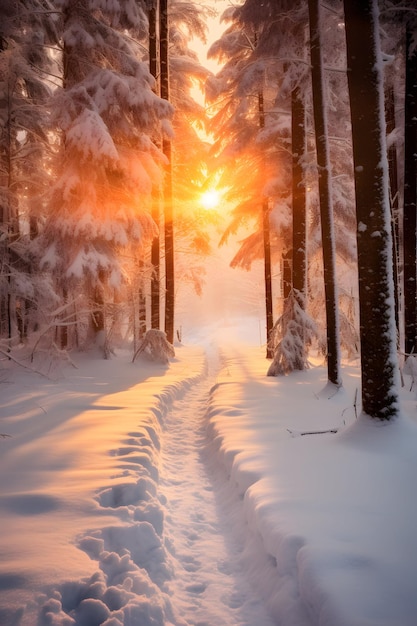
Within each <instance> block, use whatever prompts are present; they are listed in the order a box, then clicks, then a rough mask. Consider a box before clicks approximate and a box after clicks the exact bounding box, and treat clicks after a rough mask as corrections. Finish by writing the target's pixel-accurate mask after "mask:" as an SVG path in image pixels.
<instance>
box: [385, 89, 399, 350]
mask: <svg viewBox="0 0 417 626" xmlns="http://www.w3.org/2000/svg"><path fill="white" fill-rule="evenodd" d="M385 111H386V120H387V136H388V135H389V134H390V133H392V132H393V131H394V130H395V127H396V123H395V98H394V89H393V87H392V86H390V87H389V88H388V90H387V93H386V96H385ZM388 171H389V189H390V207H391V230H392V267H393V271H394V298H395V327H396V329H397V345H398V346H399V337H400V296H399V269H398V265H399V264H398V249H399V248H398V242H399V234H398V166H397V148H396V146H395V143H394V142H393V143H392V144H391V145H390V147H389V148H388Z"/></svg>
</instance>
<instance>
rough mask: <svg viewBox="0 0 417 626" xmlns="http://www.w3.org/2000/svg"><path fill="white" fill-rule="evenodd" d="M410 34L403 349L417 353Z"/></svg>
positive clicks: (415, 69)
mask: <svg viewBox="0 0 417 626" xmlns="http://www.w3.org/2000/svg"><path fill="white" fill-rule="evenodd" d="M412 36H413V33H412V32H411V29H410V27H409V26H407V29H406V47H405V48H406V49H405V59H406V61H405V103H404V105H405V128H404V136H405V138H404V214H403V237H404V244H403V245H404V253H403V254H404V337H405V341H404V350H405V353H406V354H411V353H415V352H417V329H416V324H417V300H416V291H417V288H416V278H417V275H416V247H417V215H416V212H417V52H416V50H415V49H414V50H413V52H411V44H412Z"/></svg>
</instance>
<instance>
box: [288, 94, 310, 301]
mask: <svg viewBox="0 0 417 626" xmlns="http://www.w3.org/2000/svg"><path fill="white" fill-rule="evenodd" d="M291 140H292V242H293V243H292V249H293V252H292V287H293V289H294V293H295V296H296V298H297V300H298V304H299V305H300V307H301V308H302V309H304V308H305V294H306V285H307V256H306V241H307V219H306V187H305V181H304V168H303V162H302V161H303V158H304V156H305V108H304V102H303V101H302V99H301V97H300V92H299V90H298V88H296V89H294V90H293V92H292V96H291Z"/></svg>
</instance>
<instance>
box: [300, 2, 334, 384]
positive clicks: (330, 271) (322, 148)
mask: <svg viewBox="0 0 417 626" xmlns="http://www.w3.org/2000/svg"><path fill="white" fill-rule="evenodd" d="M308 9H309V24H310V57H311V75H312V91H313V111H314V129H315V137H316V152H317V169H318V179H319V182H318V185H319V198H320V216H321V219H320V223H321V235H322V237H321V238H322V248H323V265H324V289H325V299H326V329H327V374H328V379H329V381H330V382H331V383H333V384H334V385H337V386H340V385H341V384H342V381H341V372H340V349H339V333H340V331H339V329H340V324H339V310H338V309H339V304H338V298H337V284H336V250H335V235H334V216H333V196H332V186H331V165H330V151H329V139H328V125H327V112H326V104H325V102H326V95H325V91H324V89H325V88H324V78H323V60H322V43H321V31H320V28H321V20H320V2H319V0H309V1H308Z"/></svg>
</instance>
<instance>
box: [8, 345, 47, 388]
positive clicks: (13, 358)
mask: <svg viewBox="0 0 417 626" xmlns="http://www.w3.org/2000/svg"><path fill="white" fill-rule="evenodd" d="M0 354H3V355H4V356H6V357H7V358H8V359H10V360H11V361H14V363H16V364H17V365H20V367H23V368H24V369H27V370H29V371H30V372H33V373H34V374H40V376H43V377H44V378H46V379H47V380H51V379H50V377H49V376H47V375H46V374H43V373H42V372H41V371H40V370H36V369H35V368H33V367H30V366H29V365H25V364H24V363H22V362H21V361H18V359H16V358H15V357H14V356H12V355H11V354H10V352H5V351H4V350H1V348H0Z"/></svg>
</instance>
